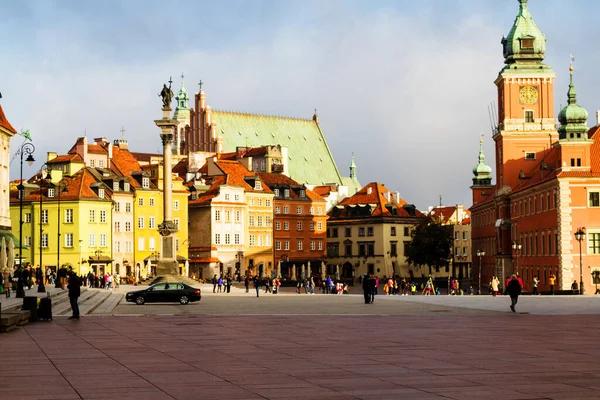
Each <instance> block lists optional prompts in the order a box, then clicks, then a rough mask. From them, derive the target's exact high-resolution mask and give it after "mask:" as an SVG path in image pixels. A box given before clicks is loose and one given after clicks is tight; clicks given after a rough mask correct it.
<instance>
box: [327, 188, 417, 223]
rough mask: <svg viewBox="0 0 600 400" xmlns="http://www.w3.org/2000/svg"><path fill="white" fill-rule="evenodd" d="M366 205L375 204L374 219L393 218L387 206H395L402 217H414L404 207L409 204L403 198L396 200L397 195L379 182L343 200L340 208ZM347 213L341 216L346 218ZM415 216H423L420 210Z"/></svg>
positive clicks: (372, 213)
mask: <svg viewBox="0 0 600 400" xmlns="http://www.w3.org/2000/svg"><path fill="white" fill-rule="evenodd" d="M388 198H389V200H388ZM366 204H374V205H375V209H374V210H373V211H372V212H371V216H373V217H377V216H385V217H391V216H392V213H391V212H390V210H389V209H388V208H387V207H386V205H388V204H391V205H395V206H396V207H397V210H398V216H400V217H411V216H412V215H410V214H409V213H408V211H406V210H405V209H404V207H403V206H404V205H407V204H408V203H407V202H406V201H405V200H404V199H402V198H398V200H396V198H395V193H393V192H391V191H390V190H389V189H388V188H386V187H385V186H383V185H382V184H381V183H378V182H371V183H369V184H368V185H366V186H365V187H363V188H362V189H361V190H359V191H358V192H356V193H355V194H354V195H353V196H351V197H346V198H345V199H344V200H342V201H341V202H340V203H339V205H340V206H344V207H345V206H356V205H366ZM345 213H346V210H344V211H343V212H342V213H341V214H340V216H344V215H345ZM415 216H423V214H422V213H421V212H420V211H419V210H416V209H415Z"/></svg>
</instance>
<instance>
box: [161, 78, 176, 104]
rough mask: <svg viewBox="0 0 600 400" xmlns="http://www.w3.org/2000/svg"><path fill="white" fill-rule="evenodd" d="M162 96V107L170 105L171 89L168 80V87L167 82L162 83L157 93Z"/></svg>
mask: <svg viewBox="0 0 600 400" xmlns="http://www.w3.org/2000/svg"><path fill="white" fill-rule="evenodd" d="M159 96H160V97H162V102H163V108H169V107H171V100H172V99H173V91H172V90H171V81H169V87H167V84H166V83H165V84H163V88H162V90H161V91H160V94H159Z"/></svg>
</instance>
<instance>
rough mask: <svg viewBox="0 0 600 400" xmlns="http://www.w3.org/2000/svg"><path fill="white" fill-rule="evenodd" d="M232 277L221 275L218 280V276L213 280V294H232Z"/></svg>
mask: <svg viewBox="0 0 600 400" xmlns="http://www.w3.org/2000/svg"><path fill="white" fill-rule="evenodd" d="M231 281H232V280H231V275H225V276H223V275H221V276H219V277H218V278H217V274H215V276H213V278H212V284H213V293H231Z"/></svg>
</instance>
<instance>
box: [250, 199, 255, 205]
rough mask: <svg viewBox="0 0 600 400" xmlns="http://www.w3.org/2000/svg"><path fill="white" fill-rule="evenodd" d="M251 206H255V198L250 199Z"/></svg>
mask: <svg viewBox="0 0 600 400" xmlns="http://www.w3.org/2000/svg"><path fill="white" fill-rule="evenodd" d="M250 205H251V206H254V198H251V199H250Z"/></svg>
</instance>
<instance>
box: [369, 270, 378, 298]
mask: <svg viewBox="0 0 600 400" xmlns="http://www.w3.org/2000/svg"><path fill="white" fill-rule="evenodd" d="M368 285H369V304H374V303H375V295H376V294H377V279H376V278H375V277H374V276H373V275H369V280H368Z"/></svg>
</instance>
